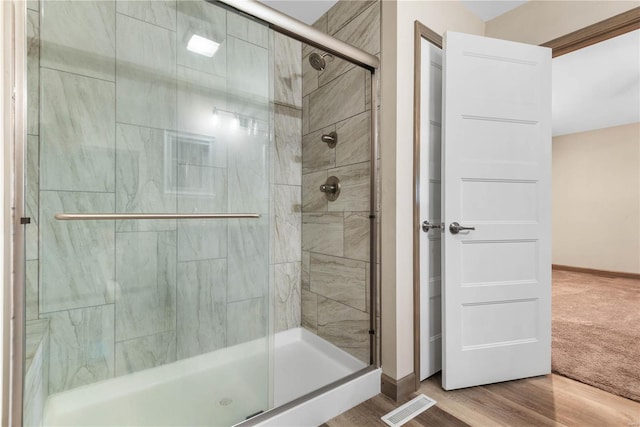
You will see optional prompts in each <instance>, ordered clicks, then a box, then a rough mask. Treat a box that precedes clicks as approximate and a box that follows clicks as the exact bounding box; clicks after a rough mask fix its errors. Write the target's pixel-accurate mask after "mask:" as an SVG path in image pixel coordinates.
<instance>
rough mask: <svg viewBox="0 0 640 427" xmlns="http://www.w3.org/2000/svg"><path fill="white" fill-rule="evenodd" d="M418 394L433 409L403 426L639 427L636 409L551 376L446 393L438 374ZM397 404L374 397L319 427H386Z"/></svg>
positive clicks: (638, 407) (639, 406)
mask: <svg viewBox="0 0 640 427" xmlns="http://www.w3.org/2000/svg"><path fill="white" fill-rule="evenodd" d="M419 393H424V394H426V395H427V396H429V397H431V398H433V399H435V400H436V401H437V402H438V403H437V404H436V405H435V406H433V407H431V408H430V409H428V410H427V411H425V412H423V413H422V414H420V415H419V416H418V417H416V418H414V419H413V420H412V421H410V422H409V423H407V424H405V425H406V426H410V427H418V426H438V427H439V426H446V427H448V426H454V427H455V426H491V427H493V426H508V427H518V426H568V427H569V426H581V427H582V426H585V427H587V426H593V427H607V426H612V427H613V426H621V427H640V403H638V402H634V401H632V400H629V399H625V398H623V397H620V396H616V395H614V394H611V393H607V392H606V391H603V390H600V389H597V388H595V387H592V386H590V385H587V384H583V383H580V382H578V381H574V380H571V379H569V378H565V377H562V376H559V375H555V374H551V375H546V376H543V377H535V378H528V379H524V380H518V381H509V382H505V383H499V384H491V385H487V386H480V387H472V388H467V389H462V390H455V391H448V392H445V391H444V390H442V387H440V375H439V374H438V375H435V376H433V377H431V378H429V379H427V380H426V381H423V382H422V386H421V387H420V390H419V391H418V394H419ZM415 395H416V394H414V395H413V396H411V397H410V399H411V398H413V397H415ZM407 400H409V399H407ZM402 403H404V402H400V403H395V402H394V401H393V400H391V399H389V398H388V397H386V396H384V395H381V394H380V395H378V396H375V397H374V398H372V399H369V400H367V401H366V402H364V403H362V404H361V405H358V406H356V407H355V408H353V409H351V410H349V411H347V412H345V413H344V414H342V415H339V416H338V417H336V418H333V419H332V420H330V421H328V422H327V423H325V424H323V427H351V426H354V427H365V426H367V427H369V426H386V424H384V423H383V422H382V421H381V420H380V417H381V416H382V415H384V414H386V413H388V412H390V411H392V410H393V409H395V408H397V407H398V406H400V405H401V404H402Z"/></svg>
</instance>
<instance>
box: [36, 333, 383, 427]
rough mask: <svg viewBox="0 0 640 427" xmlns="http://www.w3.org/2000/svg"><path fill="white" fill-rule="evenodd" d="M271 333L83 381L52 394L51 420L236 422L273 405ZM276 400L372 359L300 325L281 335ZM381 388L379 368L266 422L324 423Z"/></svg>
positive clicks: (104, 423) (66, 423) (82, 422)
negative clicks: (358, 356)
mask: <svg viewBox="0 0 640 427" xmlns="http://www.w3.org/2000/svg"><path fill="white" fill-rule="evenodd" d="M266 349H267V342H266V340H256V341H252V342H248V343H244V344H240V345H237V346H233V347H230V348H226V349H223V350H218V351H215V352H211V353H208V354H204V355H201V356H197V357H192V358H189V359H184V360H180V361H177V362H174V363H171V364H168V365H163V366H159V367H156V368H152V369H148V370H145V371H141V372H136V373H133V374H130V375H125V376H122V377H117V378H112V379H109V380H105V381H102V382H99V383H95V384H90V385H87V386H83V387H78V388H75V389H73V390H69V391H66V392H62V393H58V394H55V395H52V396H50V397H49V398H48V400H47V404H46V407H45V413H44V422H43V424H44V425H45V426H132V425H135V426H185V425H189V426H229V425H231V424H234V423H237V422H238V421H241V420H243V419H244V417H246V416H247V415H250V414H254V413H256V412H259V411H261V410H264V409H266V406H267V405H268V399H267V390H268V375H267V372H268V366H269V365H268V358H267V357H266ZM274 359H275V368H274V394H273V403H274V405H275V406H276V407H278V406H281V405H283V404H285V403H287V402H290V401H292V400H294V399H296V398H298V397H300V396H302V395H305V394H307V393H309V392H312V391H314V390H317V389H319V388H321V387H323V386H325V385H327V384H330V383H332V382H334V381H336V380H338V379H340V378H343V377H345V376H346V375H349V374H351V373H354V372H357V371H359V370H360V369H363V368H364V367H366V365H365V364H364V363H363V362H361V361H359V360H357V359H356V358H354V357H353V356H351V355H350V354H348V353H346V352H344V351H343V350H341V349H339V348H337V347H335V346H334V345H332V344H330V343H329V342H327V341H325V340H323V339H322V338H320V337H318V336H316V335H314V334H312V333H310V332H308V331H306V330H304V329H302V328H295V329H290V330H288V331H284V332H280V333H278V334H276V336H275V355H274ZM379 392H380V370H374V371H371V372H370V373H368V374H366V375H365V376H363V377H359V378H357V379H355V380H353V381H350V382H348V383H347V384H344V385H342V386H340V387H337V388H335V389H332V390H330V391H328V392H326V393H324V394H323V395H320V396H317V397H315V398H314V399H312V400H310V401H308V402H305V403H303V404H302V405H300V406H298V407H293V408H290V409H289V410H287V411H284V412H283V413H281V414H279V415H278V416H277V418H274V419H272V420H268V421H266V422H265V423H264V424H261V425H278V426H286V425H295V426H305V425H309V426H312V425H318V424H321V423H323V422H325V421H326V420H328V419H330V418H332V417H333V416H335V415H337V414H339V413H341V412H343V411H345V410H347V409H349V408H351V407H353V406H355V405H357V404H359V403H360V402H362V401H364V400H366V399H368V398H370V397H373V396H375V395H376V394H378V393H379Z"/></svg>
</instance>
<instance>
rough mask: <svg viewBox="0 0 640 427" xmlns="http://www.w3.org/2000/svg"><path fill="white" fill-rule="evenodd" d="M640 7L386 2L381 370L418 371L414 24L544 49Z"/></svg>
mask: <svg viewBox="0 0 640 427" xmlns="http://www.w3.org/2000/svg"><path fill="white" fill-rule="evenodd" d="M636 6H637V2H624V1H537V0H533V1H530V2H528V3H526V4H525V5H523V6H521V7H519V8H517V9H515V10H513V11H511V12H510V13H507V14H505V15H503V16H502V17H499V18H496V19H494V20H492V21H489V22H487V23H484V22H482V21H481V20H480V19H479V18H477V17H476V16H475V15H473V14H472V13H471V12H470V11H469V10H468V9H466V8H465V7H464V6H463V5H462V4H461V3H460V2H458V1H409V0H399V1H398V0H385V1H383V2H382V74H381V75H382V81H381V96H382V104H381V119H380V140H381V153H380V157H381V161H380V167H381V175H382V197H381V199H382V200H381V203H382V216H381V221H382V230H381V240H382V251H381V252H382V253H381V257H382V274H381V280H382V289H381V299H382V331H381V333H382V368H383V371H384V373H385V374H386V375H388V376H390V377H392V378H395V379H401V378H403V377H405V376H407V375H409V374H411V372H413V311H412V307H413V288H412V286H413V284H412V282H413V273H412V271H413V269H412V263H413V245H412V238H413V229H412V212H413V210H412V209H413V195H412V179H413V174H412V169H413V168H412V165H413V148H412V144H413V37H414V35H413V31H414V30H413V25H414V21H415V20H419V21H420V22H422V23H423V24H424V25H426V26H428V27H429V28H431V29H432V30H434V31H436V32H438V33H439V34H442V33H443V32H444V31H446V30H453V31H460V32H465V33H470V34H477V35H486V36H489V37H496V38H503V39H507V40H515V41H520V42H526V43H532V44H540V43H543V42H546V41H549V40H552V39H554V38H556V37H559V36H562V35H565V34H567V33H569V32H572V31H575V30H577V29H580V28H583V27H585V26H587V25H591V24H593V23H596V22H598V21H601V20H603V19H606V18H609V17H611V16H614V15H617V14H619V13H622V12H624V11H626V10H629V9H632V8H633V7H636Z"/></svg>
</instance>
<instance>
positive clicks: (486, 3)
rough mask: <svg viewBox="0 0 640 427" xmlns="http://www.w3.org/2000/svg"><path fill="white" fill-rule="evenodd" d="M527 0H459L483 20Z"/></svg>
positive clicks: (489, 19) (485, 20)
mask: <svg viewBox="0 0 640 427" xmlns="http://www.w3.org/2000/svg"><path fill="white" fill-rule="evenodd" d="M526 2H527V0H461V3H462V4H464V5H465V6H466V7H467V9H469V10H470V11H471V12H473V13H474V14H475V15H476V16H477V17H478V18H480V19H482V20H483V21H484V22H487V21H491V20H492V19H493V18H495V17H498V16H500V15H502V14H503V13H506V12H508V11H510V10H511V9H515V8H516V7H518V6H522V5H523V4H525V3H526Z"/></svg>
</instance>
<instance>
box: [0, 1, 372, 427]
mask: <svg viewBox="0 0 640 427" xmlns="http://www.w3.org/2000/svg"><path fill="white" fill-rule="evenodd" d="M206 1H209V2H212V3H222V4H225V5H227V6H228V7H230V8H232V9H235V10H237V11H240V12H242V13H245V14H247V15H250V16H253V17H255V18H257V19H259V20H261V21H263V22H265V23H267V24H269V26H270V27H271V28H272V29H273V30H274V31H276V32H278V33H282V34H284V35H287V36H289V37H291V38H293V39H295V40H298V41H300V42H303V43H306V44H308V45H311V46H313V47H316V48H319V49H322V50H323V51H325V52H328V53H330V54H332V55H334V56H336V57H338V58H341V59H344V60H346V61H349V62H351V63H354V64H356V65H358V66H361V67H364V68H365V69H367V70H368V71H369V72H370V73H371V87H370V91H371V100H372V105H371V138H370V144H371V150H370V153H371V158H370V160H371V171H370V197H369V223H370V259H369V261H370V263H369V265H370V278H371V280H370V287H371V289H370V331H369V332H370V366H368V367H367V368H364V369H363V370H361V371H359V372H356V373H354V374H352V375H350V376H348V377H346V378H343V379H342V380H339V381H337V382H335V383H332V384H329V385H328V386H326V387H323V388H322V389H320V390H316V391H315V392H313V393H310V394H308V395H306V396H303V397H301V398H300V399H297V400H294V401H293V402H291V403H289V404H287V405H284V406H283V407H280V408H276V409H275V410H274V411H271V412H270V413H265V414H264V415H260V416H257V417H255V418H252V419H251V420H249V422H247V423H246V424H247V425H251V424H255V423H257V422H259V421H263V420H265V419H266V418H269V417H271V416H273V415H275V414H276V413H279V412H281V411H284V410H286V409H287V408H290V407H292V406H295V405H297V404H299V403H301V402H303V401H307V400H309V399H311V398H313V397H314V396H317V395H318V394H320V393H323V392H326V391H327V390H330V389H332V388H334V387H336V386H338V385H340V384H343V383H346V382H348V381H350V380H352V379H354V378H357V377H359V376H361V375H364V374H366V373H367V372H370V371H371V370H373V369H376V368H377V367H379V365H380V361H379V357H378V353H379V352H378V349H377V345H376V341H377V340H376V335H377V334H378V331H377V330H376V319H377V306H378V304H377V299H378V296H377V289H378V285H377V284H378V281H379V276H378V274H377V272H378V268H377V252H378V249H379V241H378V235H379V233H378V221H377V215H378V213H377V193H376V184H377V182H378V179H377V174H378V167H377V162H378V114H377V111H378V107H379V106H378V100H379V96H378V91H379V68H380V60H379V59H378V58H377V57H375V56H374V55H371V54H369V53H367V52H365V51H363V50H361V49H358V48H356V47H354V46H352V45H350V44H348V43H345V42H343V41H341V40H338V39H336V38H334V37H332V36H329V35H328V34H325V33H323V32H321V31H319V30H317V29H315V28H313V27H311V26H309V25H307V24H304V23H303V22H300V21H298V20H296V19H294V18H291V17H290V16H287V15H285V14H283V13H281V12H278V11H276V10H274V9H271V8H270V7H268V6H266V5H264V4H262V3H259V2H257V1H255V0H217V1H214V0H206ZM0 8H1V11H0V19H1V20H2V24H3V25H2V28H3V30H2V31H3V33H2V44H3V46H2V58H3V65H4V66H3V73H4V79H3V80H2V82H3V93H11V94H12V96H11V98H9V97H7V96H5V97H4V98H5V99H3V100H2V102H3V107H4V108H3V125H4V128H3V129H2V131H3V141H4V144H3V150H4V154H5V157H4V167H5V169H4V178H5V182H4V203H3V204H4V206H5V209H4V212H5V215H6V216H7V217H5V221H4V224H3V230H4V233H5V239H4V240H5V241H4V249H5V252H4V260H3V262H4V266H5V270H4V283H5V287H4V291H3V292H4V302H5V304H4V312H3V357H4V359H3V367H2V369H3V385H2V387H3V399H2V413H3V419H2V425H7V426H14V425H15V426H19V425H22V417H23V399H22V397H23V386H24V384H23V362H24V322H25V320H24V319H25V312H24V302H25V296H24V292H25V264H24V263H25V254H24V231H25V230H24V227H25V224H22V223H21V219H22V218H24V217H25V216H26V211H25V204H24V200H25V194H24V183H25V181H24V179H25V178H24V176H25V168H24V159H25V154H26V125H27V123H26V117H27V114H26V110H27V93H26V91H27V81H26V80H27V79H26V61H27V52H26V28H25V23H26V13H27V12H26V11H27V8H26V1H23V0H10V1H6V2H1V3H0ZM244 424H245V423H243V425H244Z"/></svg>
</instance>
